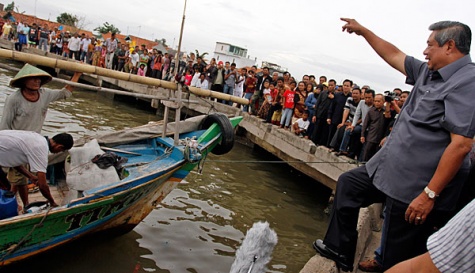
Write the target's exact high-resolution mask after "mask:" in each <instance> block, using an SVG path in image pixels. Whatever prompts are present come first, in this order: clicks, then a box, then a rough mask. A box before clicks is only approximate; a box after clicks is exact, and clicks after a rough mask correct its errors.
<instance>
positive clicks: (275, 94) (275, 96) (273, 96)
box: [270, 88, 279, 101]
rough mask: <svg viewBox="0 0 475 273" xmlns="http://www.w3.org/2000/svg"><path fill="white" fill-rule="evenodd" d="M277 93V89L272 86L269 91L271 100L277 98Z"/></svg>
mask: <svg viewBox="0 0 475 273" xmlns="http://www.w3.org/2000/svg"><path fill="white" fill-rule="evenodd" d="M278 94H279V89H277V88H274V90H271V91H270V95H271V97H272V101H275V100H276V99H277V95H278Z"/></svg>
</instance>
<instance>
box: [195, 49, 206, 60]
mask: <svg viewBox="0 0 475 273" xmlns="http://www.w3.org/2000/svg"><path fill="white" fill-rule="evenodd" d="M195 52H196V58H198V57H200V58H201V59H203V60H204V59H205V56H206V55H209V53H208V52H204V53H202V54H200V52H199V51H198V49H195Z"/></svg>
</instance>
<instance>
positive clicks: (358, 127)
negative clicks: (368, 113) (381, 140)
mask: <svg viewBox="0 0 475 273" xmlns="http://www.w3.org/2000/svg"><path fill="white" fill-rule="evenodd" d="M355 134H356V136H359V135H361V125H356V126H355V128H354V129H353V131H350V130H345V134H344V135H343V140H342V141H341V144H340V151H341V152H347V151H348V145H349V144H350V139H351V136H352V135H355Z"/></svg>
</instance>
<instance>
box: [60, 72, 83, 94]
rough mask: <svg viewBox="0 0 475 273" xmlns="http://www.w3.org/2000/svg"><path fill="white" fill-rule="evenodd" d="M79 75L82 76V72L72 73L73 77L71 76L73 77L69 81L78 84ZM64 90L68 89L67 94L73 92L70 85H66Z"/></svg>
mask: <svg viewBox="0 0 475 273" xmlns="http://www.w3.org/2000/svg"><path fill="white" fill-rule="evenodd" d="M81 75H82V72H74V75H73V77H72V78H71V80H70V81H72V82H78V80H79V78H80V77H81ZM64 88H66V89H68V90H69V92H73V87H72V86H71V85H66V86H65V87H64Z"/></svg>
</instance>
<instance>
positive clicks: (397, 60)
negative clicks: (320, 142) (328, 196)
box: [314, 18, 475, 271]
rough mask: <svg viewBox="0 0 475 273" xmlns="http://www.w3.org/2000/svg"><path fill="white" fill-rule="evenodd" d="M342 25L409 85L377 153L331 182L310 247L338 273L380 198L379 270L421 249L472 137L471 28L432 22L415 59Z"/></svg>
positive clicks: (459, 175)
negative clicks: (363, 216) (363, 217)
mask: <svg viewBox="0 0 475 273" xmlns="http://www.w3.org/2000/svg"><path fill="white" fill-rule="evenodd" d="M342 20H343V21H345V22H346V24H345V25H344V26H343V31H347V32H349V33H356V34H357V35H361V36H363V37H364V38H365V39H366V41H367V42H368V43H369V44H370V45H371V47H372V48H373V49H374V50H375V51H376V53H378V55H380V56H381V57H382V58H383V59H384V60H385V61H386V62H387V63H388V64H389V65H391V66H392V67H394V68H395V69H396V70H398V71H400V72H401V73H403V74H404V75H405V76H407V79H406V83H408V84H412V85H414V88H413V91H412V92H411V95H410V96H409V98H408V100H407V101H406V103H405V104H404V107H403V109H402V110H401V113H400V115H399V117H398V120H397V121H396V123H395V124H394V127H393V130H392V132H391V134H390V136H389V137H388V139H387V142H386V144H385V145H384V146H383V147H382V149H381V150H380V151H379V152H378V153H377V154H376V155H375V156H374V157H373V158H372V159H371V160H370V161H368V163H367V164H366V166H362V167H359V168H356V169H354V170H351V171H349V172H347V173H344V174H343V175H341V176H340V178H339V179H338V184H337V190H336V196H335V204H334V210H333V212H332V215H331V219H330V224H329V227H328V230H327V233H326V235H325V239H324V240H323V241H322V240H317V241H315V242H314V248H315V249H316V250H317V251H318V252H319V253H320V254H321V255H322V256H324V257H327V258H330V259H332V260H334V261H335V262H336V264H337V265H338V266H339V267H340V268H341V269H343V270H344V271H350V270H352V269H353V262H354V261H353V260H354V253H355V249H356V241H357V237H358V234H357V231H356V224H357V219H358V212H359V209H360V208H361V207H365V206H368V205H370V204H372V203H375V202H381V201H383V200H386V214H385V215H386V217H387V218H388V219H386V222H387V223H388V224H387V225H384V229H385V230H384V231H383V234H385V238H383V239H382V241H383V242H384V245H382V254H383V270H386V269H388V268H390V267H391V266H393V265H395V264H397V263H398V262H400V261H403V260H406V259H409V258H412V257H415V256H417V255H420V254H422V253H424V252H426V251H427V248H426V244H425V242H426V241H427V238H428V237H429V236H430V235H431V234H432V233H433V232H434V230H435V228H438V227H441V226H442V225H443V224H445V223H446V222H447V220H448V219H450V217H451V216H452V214H453V211H454V210H455V205H456V203H457V199H458V198H459V196H460V192H461V190H462V187H463V183H464V181H465V179H466V176H467V175H468V172H469V168H470V162H469V156H468V153H469V152H470V150H471V146H472V141H473V140H472V139H473V137H474V135H475V122H474V120H475V108H474V107H473V106H474V105H475V92H474V90H475V65H474V64H473V63H472V60H471V58H470V55H469V52H470V44H471V39H472V37H471V31H470V28H469V27H468V26H467V25H464V24H462V23H459V22H451V21H443V22H438V23H435V24H432V25H431V26H430V27H429V30H431V31H432V33H431V34H430V36H429V39H428V40H427V48H426V49H425V50H424V52H423V53H424V55H425V56H426V60H427V62H422V61H419V60H417V59H415V58H413V57H410V56H407V55H406V54H405V53H403V52H402V51H400V50H399V49H398V48H397V47H395V46H394V45H392V44H391V43H389V42H387V41H385V40H383V39H381V38H380V37H378V36H376V35H375V34H374V33H373V32H371V31H370V30H369V29H367V28H365V27H363V26H361V25H360V24H359V23H358V22H356V21H355V20H353V19H347V18H342Z"/></svg>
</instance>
